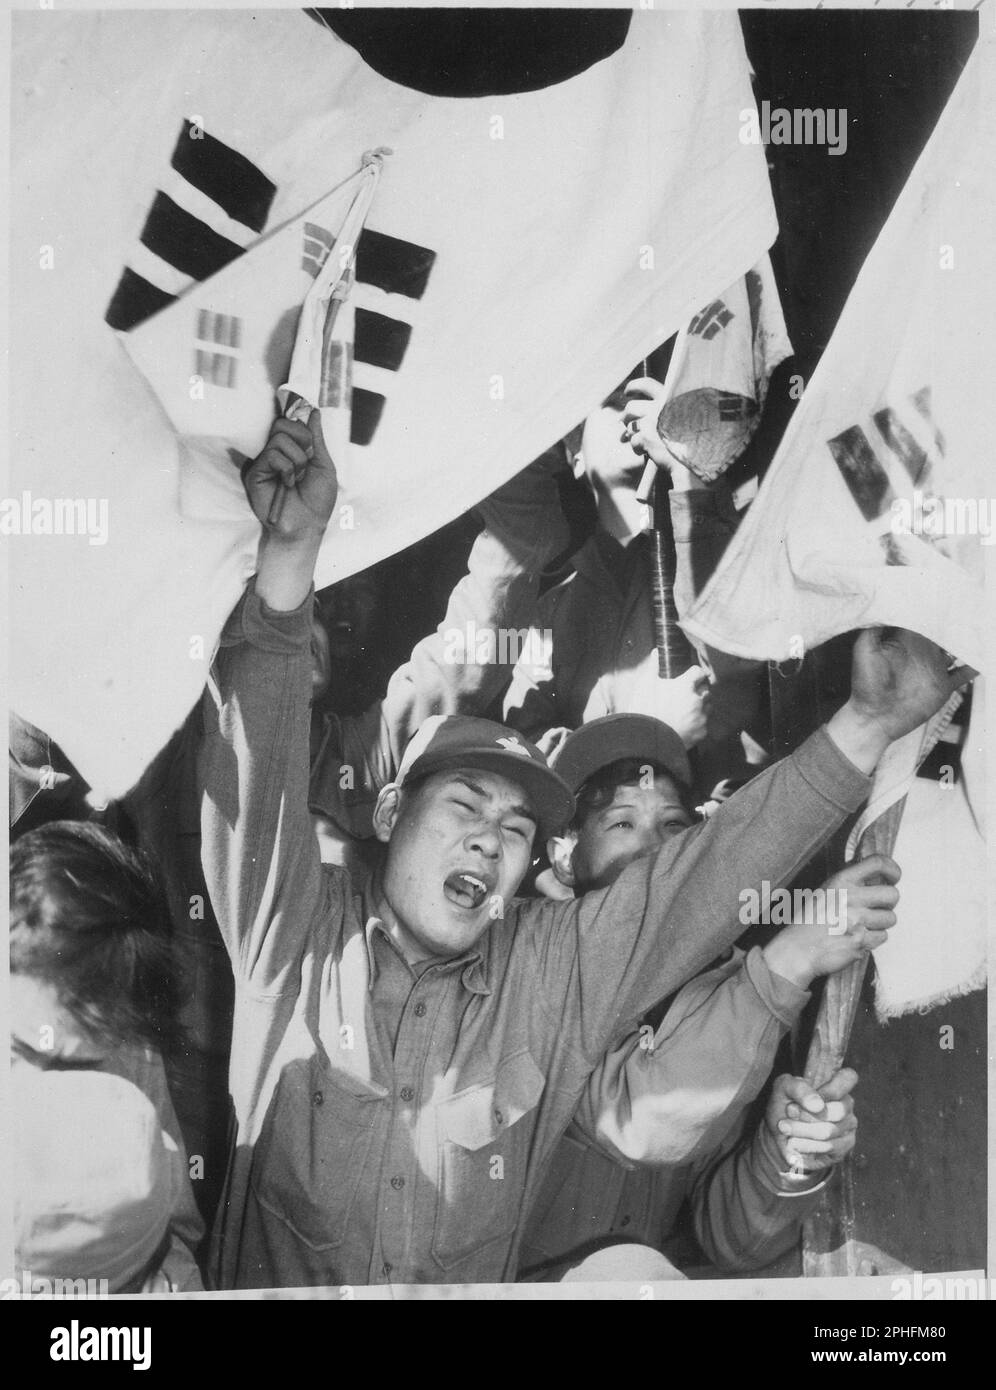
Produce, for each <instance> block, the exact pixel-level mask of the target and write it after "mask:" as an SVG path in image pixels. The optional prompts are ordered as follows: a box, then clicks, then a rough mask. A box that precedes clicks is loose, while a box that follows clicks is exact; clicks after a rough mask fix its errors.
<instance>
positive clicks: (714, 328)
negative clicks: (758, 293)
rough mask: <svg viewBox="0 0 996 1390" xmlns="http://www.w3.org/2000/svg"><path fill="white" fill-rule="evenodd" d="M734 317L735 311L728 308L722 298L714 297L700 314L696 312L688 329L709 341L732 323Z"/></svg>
mask: <svg viewBox="0 0 996 1390" xmlns="http://www.w3.org/2000/svg"><path fill="white" fill-rule="evenodd" d="M733 319H734V314H733V311H732V310H730V309H728V308H727V307H726V305H725V304H724V303H723V301H722V300H721V299H714V300H713V302H712V303H711V304H709V305H707V306H706V307H705V308H704V309H703V310H702V312H701V313H700V314H696V316H695V318H693V319H692V321H691V323H690V324H689V325H688V331H689V333H695V334H697V335H698V336H699V337H700V338H704V339H705V340H706V342H709V340H710V339H712V338H715V336H716V334H717V333H718V332H719V331H720V329H721V328H725V327H726V325H727V324H728V323H732V322H733Z"/></svg>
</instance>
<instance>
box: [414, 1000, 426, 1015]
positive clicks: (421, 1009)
mask: <svg viewBox="0 0 996 1390" xmlns="http://www.w3.org/2000/svg"><path fill="white" fill-rule="evenodd" d="M414 1014H415V1017H416V1018H424V1017H425V1005H424V1004H421V1003H419V1004H416V1005H415V1009H414Z"/></svg>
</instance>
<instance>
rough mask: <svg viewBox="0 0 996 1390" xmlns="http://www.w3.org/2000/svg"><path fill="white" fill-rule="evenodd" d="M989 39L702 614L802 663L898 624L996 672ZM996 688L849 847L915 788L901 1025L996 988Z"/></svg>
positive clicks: (877, 249) (882, 986)
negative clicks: (866, 630)
mask: <svg viewBox="0 0 996 1390" xmlns="http://www.w3.org/2000/svg"><path fill="white" fill-rule="evenodd" d="M984 47H985V46H984V45H983V44H982V42H981V41H980V43H979V45H978V51H977V52H976V53H975V55H973V58H972V59H971V60H970V62H969V64H968V65H967V66H966V69H965V71H964V73H963V74H962V77H961V79H960V81H959V84H958V86H957V88H956V89H955V91H954V92H953V94H952V96H951V98H950V100H949V102H948V105H947V107H946V108H945V111H944V112H943V114H942V116H941V118H940V120H939V122H938V125H937V127H936V129H935V131H934V133H933V135H932V136H931V139H930V140H929V141H928V144H927V146H926V148H925V149H924V151H923V154H922V155H921V157H920V159H919V160H918V162H917V164H916V166H915V167H914V169H913V171H912V173H911V175H910V178H909V181H908V183H907V185H906V187H905V189H904V190H903V192H902V194H901V195H900V197H899V199H898V200H897V202H896V205H895V207H894V209H893V211H892V213H891V215H890V217H889V219H888V221H887V222H886V225H885V227H884V228H883V229H882V232H881V233H880V235H879V237H878V240H877V241H876V243H875V246H874V247H873V249H872V251H871V253H870V254H869V256H868V258H867V260H866V261H865V264H864V266H863V267H862V269H861V272H860V274H859V276H858V279H857V281H856V283H855V286H854V288H853V290H852V292H851V295H850V297H849V299H848V301H847V304H846V305H845V308H844V311H843V313H842V315H841V318H840V321H839V323H838V324H837V327H836V329H835V331H834V334H833V337H832V339H831V341H830V343H829V344H828V346H827V349H826V351H825V352H824V354H823V357H822V359H821V361H820V364H819V366H818V368H817V370H816V372H815V373H814V375H813V378H812V381H811V382H810V384H809V385H808V386H807V388H806V391H805V394H804V396H803V398H802V400H801V402H800V404H799V406H798V408H797V409H796V412H795V414H794V416H793V418H792V420H791V422H790V424H789V427H788V429H787V430H786V433H785V436H784V438H783V440H782V443H781V446H780V448H779V450H778V453H777V454H776V457H775V459H774V461H773V462H772V465H771V467H770V469H769V470H768V473H767V474H766V476H765V479H764V481H763V483H762V484H761V488H760V491H759V493H758V496H757V499H756V500H755V502H754V503H753V505H752V507H751V509H750V512H749V513H748V515H747V516H746V518H745V520H744V522H743V524H742V525H741V527H740V529H739V530H738V532H737V535H736V536H735V538H734V540H733V541H732V542H731V543H730V546H729V548H728V550H727V551H726V553H725V555H724V556H723V559H722V560H721V562H720V564H719V566H718V568H717V570H716V572H715V574H714V575H713V577H712V579H711V580H710V582H709V583H708V584H707V586H706V588H705V589H704V591H703V593H702V595H701V596H700V598H699V600H698V602H697V603H695V604H694V605H693V606H692V608H691V609H690V611H689V612H688V614H687V615H686V617H685V620H684V621H683V624H682V625H683V626H684V627H685V628H686V629H687V630H688V631H689V632H690V633H692V634H693V635H694V636H695V637H697V638H699V639H700V640H703V641H705V642H707V643H709V644H710V645H711V646H715V647H718V648H720V649H721V650H723V651H727V652H731V653H733V654H734V655H737V656H744V657H754V658H757V659H761V660H764V659H769V660H784V659H787V658H791V657H798V656H800V655H802V653H803V651H804V650H806V649H807V648H811V647H814V646H816V645H818V644H819V643H821V642H824V641H826V640H827V639H828V638H830V637H832V636H834V635H836V634H838V633H842V632H846V631H849V630H851V629H853V628H858V627H864V626H869V625H872V624H879V623H881V624H886V625H896V626H900V627H905V628H911V629H913V630H914V631H918V632H921V633H923V634H924V635H925V636H927V637H929V638H931V639H932V640H933V641H934V642H937V643H938V644H939V645H940V646H942V647H943V648H945V649H947V650H948V651H950V652H952V653H954V654H955V655H956V656H957V657H959V658H960V659H961V660H962V661H964V662H966V663H967V664H969V665H970V666H972V667H974V668H975V669H976V670H982V669H984V668H985V664H986V644H987V636H988V634H987V632H986V630H985V624H984V578H985V560H986V557H987V556H988V555H990V554H992V553H993V552H992V551H991V549H990V543H991V539H992V528H993V510H994V507H996V498H994V497H993V493H994V492H996V489H994V488H993V486H992V482H991V464H990V458H989V453H990V445H989V440H990V438H991V433H992V431H991V426H990V424H989V420H988V418H987V408H988V407H989V404H990V399H991V396H992V387H991V382H990V380H989V378H990V377H991V372H992V362H993V360H996V355H994V351H993V342H992V323H993V312H992V303H991V300H992V287H993V285H994V283H996V256H994V252H996V246H994V241H993V234H992V229H993V226H994V225H996V201H994V188H993V179H992V173H991V171H992V169H993V168H994V167H996V138H994V120H993V110H992V104H991V103H988V102H986V101H985V100H983V99H982V96H981V65H982V60H983V56H984V55H983V52H982V51H981V50H983V49H984ZM980 686H981V682H977V683H976V689H975V691H974V692H973V700H972V705H971V722H970V726H969V727H968V729H967V730H966V731H964V732H963V734H962V735H961V739H962V746H961V748H960V749H958V748H957V747H956V746H955V745H953V744H949V743H946V742H945V740H946V739H948V738H950V737H953V736H954V730H953V727H952V728H949V727H948V726H949V723H950V721H951V718H952V713H953V711H955V710H956V709H957V708H958V707H959V706H960V704H961V703H962V702H961V697H955V698H953V699H952V701H950V702H949V705H948V706H947V707H946V709H945V710H944V711H942V712H941V713H940V714H939V715H938V716H937V717H936V718H935V719H934V720H932V721H931V722H930V723H929V724H928V725H927V726H925V727H924V728H921V729H917V730H914V731H913V732H912V733H911V734H909V735H908V736H907V737H906V738H905V739H902V740H899V741H898V742H896V743H894V744H893V745H892V746H891V748H890V749H889V750H888V751H887V754H886V756H885V758H884V759H883V760H882V762H881V763H880V765H879V767H878V769H877V770H876V774H875V779H874V783H873V786H872V793H871V796H870V799H869V802H868V805H867V807H866V809H865V811H864V812H863V814H862V816H861V818H860V820H859V821H858V823H857V824H856V826H855V827H854V830H853V832H852V834H851V837H850V841H849V845H848V854H852V853H853V852H854V850H855V847H856V846H857V845H858V841H859V839H860V836H861V834H862V833H863V831H864V830H865V829H866V828H867V826H868V825H870V824H871V823H872V822H873V821H874V820H876V819H877V818H878V817H879V816H881V815H883V814H884V812H885V811H886V810H887V809H888V808H889V807H890V806H892V805H894V804H895V803H896V802H897V801H898V800H899V799H900V798H902V797H905V798H906V802H905V807H904V810H903V816H902V819H901V821H900V824H899V830H898V834H897V837H896V841H895V844H894V846H893V848H892V851H891V852H892V855H893V857H894V858H895V859H896V861H897V862H898V863H899V865H900V867H901V869H902V871H903V877H902V880H901V882H900V885H899V888H900V903H899V907H898V909H897V919H898V925H897V927H896V930H895V931H894V932H893V933H892V934H891V935H890V939H889V941H888V942H887V943H886V944H885V945H884V946H882V947H881V948H880V949H879V950H878V951H876V953H875V957H874V966H875V972H876V1010H877V1013H878V1016H879V1018H880V1019H881V1020H882V1021H883V1022H884V1021H886V1020H888V1019H889V1018H893V1017H896V1016H898V1015H901V1014H904V1013H909V1012H911V1011H915V1010H918V1009H919V1010H925V1009H928V1008H931V1007H935V1006H937V1005H939V1004H942V1003H944V1002H946V1001H948V1000H950V999H953V998H956V997H957V996H959V995H961V994H965V993H967V992H969V991H970V990H973V989H978V988H980V987H981V986H982V985H983V984H984V983H985V975H986V915H985V909H986V883H985V869H986V844H985V831H984V822H983V817H984V808H985V790H984V782H983V764H984V756H983V749H984V723H983V714H984V703H983V700H982V692H981V688H980ZM957 741H958V740H957V738H955V744H956V743H957ZM935 743H936V747H934V744H935ZM931 749H933V751H932V753H931V758H932V761H931V762H930V763H929V764H927V763H924V758H925V756H926V754H927V753H928V752H929V751H930V750H931ZM922 763H923V766H922V767H921V764H922ZM918 767H919V768H920V772H919V775H916V770H917V768H918Z"/></svg>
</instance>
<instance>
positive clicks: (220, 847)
mask: <svg viewBox="0 0 996 1390" xmlns="http://www.w3.org/2000/svg"><path fill="white" fill-rule="evenodd" d="M243 481H244V484H245V487H246V492H247V494H248V496H249V499H250V502H251V503H252V507H253V510H254V511H255V513H256V515H257V516H258V517H259V519H260V521H261V523H262V525H263V536H262V540H261V543H260V551H259V565H258V569H257V573H256V578H255V581H254V583H253V584H251V585H250V586H249V589H248V590H247V592H246V593H245V594H244V595H243V597H242V599H241V600H240V601H239V603H238V605H237V607H236V608H235V611H234V612H233V614H232V616H231V617H230V618H229V620H228V623H227V624H226V626H225V630H224V632H223V633H222V638H221V643H220V646H219V650H218V654H217V657H216V659H215V664H214V667H213V669H212V676H211V679H210V680H209V682H208V690H207V692H206V694H205V699H204V738H203V741H202V744H201V748H200V752H199V758H198V774H199V780H200V785H201V788H202V792H203V798H202V809H201V822H202V824H201V828H202V858H203V864H204V874H205V879H206V881H207V885H208V889H209V892H210V894H211V901H212V904H213V906H214V910H215V914H216V916H217V919H218V924H219V927H220V928H221V932H222V935H223V937H224V939H225V943H226V945H227V947H228V950H229V954H230V955H231V957H232V963H233V966H234V968H235V971H236V974H237V975H240V976H242V977H249V976H252V978H253V982H254V984H255V985H256V986H257V987H259V988H265V989H267V990H270V991H274V992H277V991H279V989H280V988H281V981H282V978H283V976H284V975H285V974H287V972H288V971H291V970H292V969H293V961H294V958H295V955H296V952H297V950H298V947H299V946H300V945H301V944H302V943H303V941H304V940H305V938H306V935H307V932H308V929H309V927H310V925H311V919H312V917H313V916H314V914H315V913H316V912H317V910H318V908H319V905H320V900H321V894H322V892H323V887H322V882H323V880H322V873H321V865H320V861H319V854H318V845H317V841H316V839H315V835H314V831H313V830H312V826H311V818H310V814H309V812H308V801H307V793H308V730H309V720H310V696H311V652H310V616H311V577H312V571H313V569H314V565H315V559H316V557H317V555H318V548H319V546H320V545H321V541H322V537H323V535H324V533H325V527H326V525H327V523H328V519H329V517H330V516H331V514H332V509H333V507H334V506H335V499H336V494H337V484H336V476H335V468H334V466H333V464H332V460H331V459H330V458H329V456H328V453H327V451H326V449H325V445H324V441H323V440H322V434H321V425H320V423H319V415H318V412H317V411H313V412H312V416H311V421H310V425H309V426H304V425H301V424H297V423H293V422H291V421H289V420H285V419H281V420H277V422H276V423H275V424H274V426H273V429H272V430H271V432H270V438H269V440H268V442H267V445H266V448H265V449H264V450H263V452H262V453H261V454H260V455H259V457H258V458H257V459H254V460H253V461H252V462H251V463H249V464H247V465H246V468H245V469H244V473H243Z"/></svg>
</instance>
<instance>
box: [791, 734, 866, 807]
mask: <svg viewBox="0 0 996 1390" xmlns="http://www.w3.org/2000/svg"><path fill="white" fill-rule="evenodd" d="M791 757H792V760H793V762H794V763H795V766H796V769H797V771H798V772H799V774H800V776H802V777H803V778H805V780H806V781H807V782H808V783H809V785H810V786H811V787H812V788H813V790H814V791H815V792H816V793H817V794H818V795H819V796H821V797H822V798H823V799H824V801H829V802H831V803H832V804H833V805H834V806H836V807H837V808H838V810H841V811H856V810H857V809H858V807H859V806H860V805H861V804H862V803H863V802H865V801H867V800H868V796H869V794H870V792H871V787H872V779H871V778H870V777H867V776H866V775H865V774H864V773H863V772H862V771H861V769H860V768H857V767H855V766H854V764H853V763H852V762H851V760H850V758H847V757H845V756H844V754H843V753H842V752H841V751H840V749H839V748H838V747H837V745H836V744H835V743H834V741H833V739H832V738H831V737H830V735H829V734H828V733H827V731H826V727H825V726H823V725H821V726H820V728H818V729H817V730H816V732H815V733H814V734H810V736H809V738H807V739H806V741H805V743H803V744H801V745H800V747H799V748H797V749H796V751H795V752H794V753H793V754H791Z"/></svg>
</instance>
